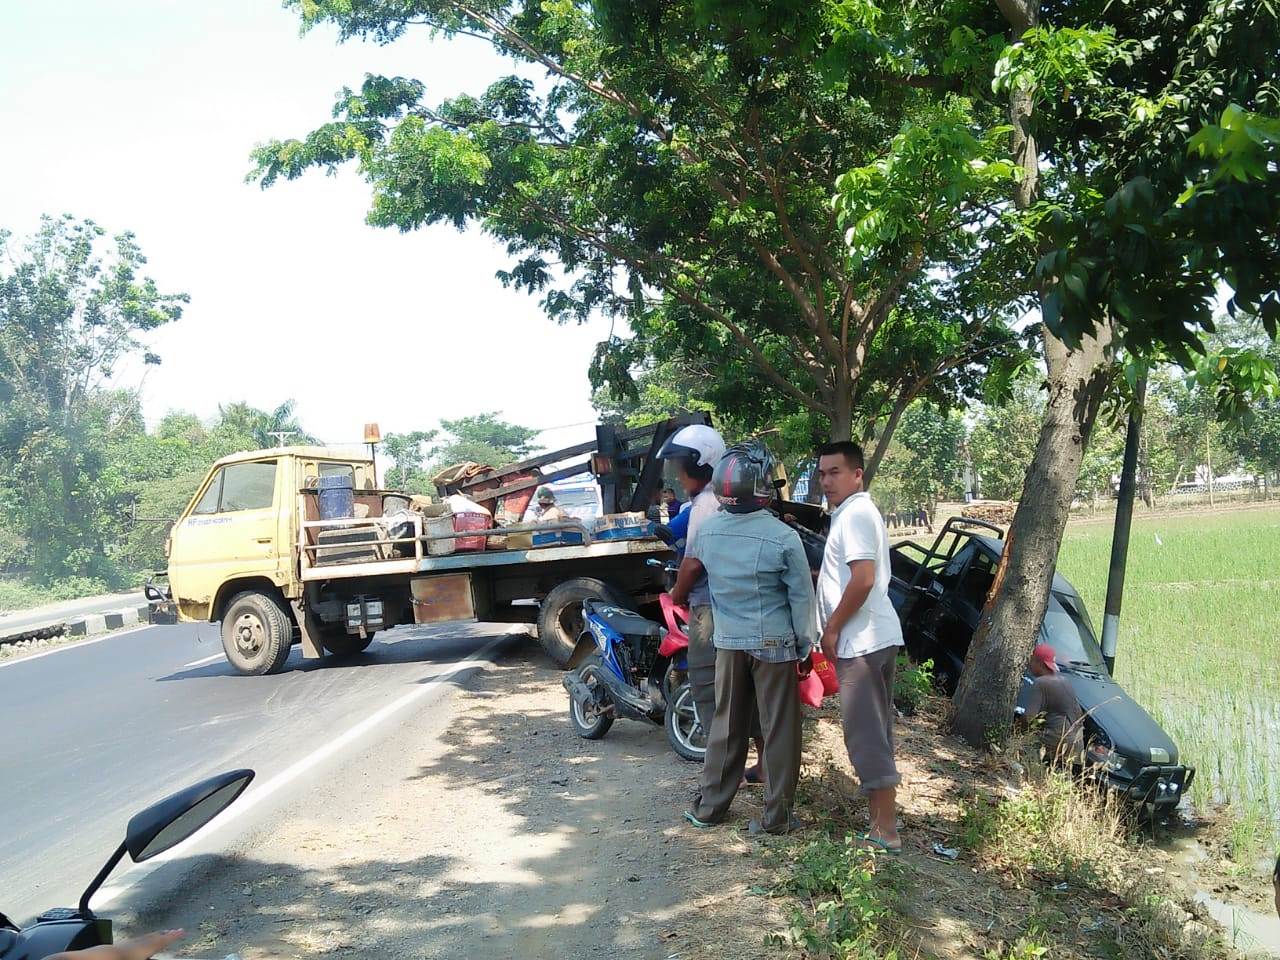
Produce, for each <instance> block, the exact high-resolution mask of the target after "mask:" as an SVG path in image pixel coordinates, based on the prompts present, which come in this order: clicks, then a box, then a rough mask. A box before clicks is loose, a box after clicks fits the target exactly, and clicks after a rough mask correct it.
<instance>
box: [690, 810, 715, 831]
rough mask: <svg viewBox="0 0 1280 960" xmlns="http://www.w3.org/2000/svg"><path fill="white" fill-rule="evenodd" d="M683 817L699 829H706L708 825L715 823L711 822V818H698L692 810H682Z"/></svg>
mask: <svg viewBox="0 0 1280 960" xmlns="http://www.w3.org/2000/svg"><path fill="white" fill-rule="evenodd" d="M684 818H685V819H686V820H688V821H689V822H690V823H691V824H693V825H694V826H695V827H697V828H698V829H699V830H706V829H707V828H708V827H714V826H715V823H714V822H712V821H711V820H699V819H698V818H697V817H695V816H694V815H693V811H692V810H686V811H685V812H684Z"/></svg>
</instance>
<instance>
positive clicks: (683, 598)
mask: <svg viewBox="0 0 1280 960" xmlns="http://www.w3.org/2000/svg"><path fill="white" fill-rule="evenodd" d="M671 602H672V603H674V604H675V605H676V606H677V607H687V606H688V605H689V595H688V594H687V593H686V594H683V595H680V594H677V593H676V591H674V590H672V591H671Z"/></svg>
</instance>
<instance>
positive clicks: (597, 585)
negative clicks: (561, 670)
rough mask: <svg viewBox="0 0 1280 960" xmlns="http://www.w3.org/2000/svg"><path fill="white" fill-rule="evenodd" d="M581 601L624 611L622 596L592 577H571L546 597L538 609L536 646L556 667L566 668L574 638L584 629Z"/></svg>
mask: <svg viewBox="0 0 1280 960" xmlns="http://www.w3.org/2000/svg"><path fill="white" fill-rule="evenodd" d="M583 600H603V601H604V602H605V603H612V604H616V605H617V606H620V607H625V606H626V605H627V601H626V599H625V596H624V594H623V593H622V591H621V590H619V589H618V588H617V587H614V586H612V585H610V584H608V583H605V582H604V581H603V580H597V579H596V578H595V577H575V578H574V579H572V580H566V581H565V582H564V583H562V584H560V585H559V586H557V587H556V588H555V589H554V590H552V591H551V592H550V593H548V594H547V596H546V599H545V600H543V601H542V605H541V606H540V607H539V608H538V643H540V644H542V649H543V650H545V651H546V652H547V656H549V657H550V658H551V659H552V660H553V661H554V662H555V665H556V666H557V667H565V666H568V664H569V658H570V657H572V656H573V648H574V647H576V646H577V645H578V637H580V636H581V635H582V631H583V630H584V629H585V623H584V621H583V619H582V601H583Z"/></svg>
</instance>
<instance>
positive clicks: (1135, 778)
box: [1103, 763, 1196, 809]
mask: <svg viewBox="0 0 1280 960" xmlns="http://www.w3.org/2000/svg"><path fill="white" fill-rule="evenodd" d="M1195 777H1196V771H1195V768H1194V767H1184V766H1182V765H1180V764H1158V763H1153V764H1148V765H1147V766H1144V767H1141V768H1140V769H1139V770H1138V772H1137V773H1136V774H1133V775H1132V776H1131V775H1129V772H1128V771H1126V770H1118V771H1113V772H1108V773H1107V774H1105V776H1104V777H1103V779H1104V781H1105V783H1106V784H1107V786H1109V787H1111V788H1112V789H1113V790H1115V791H1116V792H1118V793H1120V794H1122V795H1123V796H1124V798H1125V799H1126V800H1129V801H1131V802H1133V803H1139V804H1148V803H1149V804H1151V805H1153V806H1155V807H1156V808H1157V809H1163V808H1170V809H1171V808H1173V807H1176V806H1177V805H1178V803H1179V802H1180V801H1181V800H1182V796H1183V794H1185V793H1186V792H1187V791H1188V790H1190V789H1191V784H1192V781H1194V780H1195Z"/></svg>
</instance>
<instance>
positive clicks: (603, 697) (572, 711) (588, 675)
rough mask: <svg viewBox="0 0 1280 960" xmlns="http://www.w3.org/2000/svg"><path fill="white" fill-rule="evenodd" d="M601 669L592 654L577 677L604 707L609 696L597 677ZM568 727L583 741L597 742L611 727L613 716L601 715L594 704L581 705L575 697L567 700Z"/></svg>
mask: <svg viewBox="0 0 1280 960" xmlns="http://www.w3.org/2000/svg"><path fill="white" fill-rule="evenodd" d="M601 669H603V666H602V665H601V663H600V655H599V654H598V653H596V654H592V655H591V656H589V657H587V659H586V660H584V661H583V662H582V666H581V667H579V668H578V676H579V677H581V678H582V682H583V683H585V684H586V685H587V686H588V687H590V688H591V689H592V690H593V691H594V692H595V693H596V694H597V696H599V698H600V702H601V703H602V704H604V705H605V706H608V705H609V694H608V693H607V692H606V691H605V690H604V689H603V686H604V684H603V683H602V682H601V680H600V677H599V676H598V671H599V670H601ZM569 725H570V726H572V727H573V732H574V733H576V734H577V735H578V736H580V737H582V739H584V740H599V739H600V738H601V737H603V736H604V735H605V734H606V733H608V732H609V728H610V727H612V726H613V716H612V715H610V714H608V713H601V712H600V711H599V710H597V709H596V707H595V704H590V703H583V702H582V701H580V700H579V699H578V698H577V697H574V696H571V697H570V698H569Z"/></svg>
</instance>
